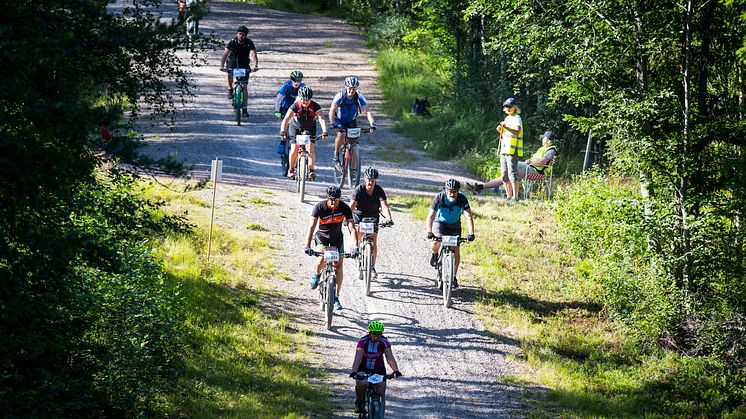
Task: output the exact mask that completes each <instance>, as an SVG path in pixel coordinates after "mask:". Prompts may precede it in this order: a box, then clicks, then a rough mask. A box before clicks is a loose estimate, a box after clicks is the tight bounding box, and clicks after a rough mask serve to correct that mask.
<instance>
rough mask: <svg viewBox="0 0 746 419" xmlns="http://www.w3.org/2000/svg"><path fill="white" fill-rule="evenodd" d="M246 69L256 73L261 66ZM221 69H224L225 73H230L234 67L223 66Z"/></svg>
mask: <svg viewBox="0 0 746 419" xmlns="http://www.w3.org/2000/svg"><path fill="white" fill-rule="evenodd" d="M246 70H248V72H249V73H256V72H257V71H259V67H255V68H251V67H249V68H247V69H246ZM220 71H222V72H223V73H230V72H232V71H233V69H232V68H221V69H220Z"/></svg>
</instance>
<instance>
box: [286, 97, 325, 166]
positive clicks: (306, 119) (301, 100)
mask: <svg viewBox="0 0 746 419" xmlns="http://www.w3.org/2000/svg"><path fill="white" fill-rule="evenodd" d="M312 97H313V90H311V88H310V87H308V86H301V87H300V88H299V89H298V101H297V102H295V103H293V104H292V106H290V109H288V111H287V112H286V113H285V118H283V120H282V123H281V124H280V138H282V140H283V141H285V140H287V137H288V136H290V144H291V147H292V148H291V149H290V169H289V170H288V177H289V178H290V179H295V162H297V161H298V145H297V144H296V143H295V136H296V134H297V133H298V131H308V133H309V134H310V135H311V136H315V135H316V120H317V119H318V120H319V123H320V124H321V130H322V133H321V136H322V137H323V138H326V137H327V136H328V135H329V132H328V131H327V130H326V121H325V120H324V113H323V112H322V111H321V106H319V104H318V103H316V102H314V101H313V100H311V98H312ZM291 120H292V121H291ZM291 122H292V123H291ZM288 128H289V133H288ZM315 142H316V140H311V144H309V145H308V157H309V161H308V170H309V171H308V177H309V179H311V180H313V179H315V178H316V173H315V172H314V171H313V168H314V161H315V153H314V149H315V147H314V143H315Z"/></svg>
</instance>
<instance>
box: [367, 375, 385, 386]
mask: <svg viewBox="0 0 746 419" xmlns="http://www.w3.org/2000/svg"><path fill="white" fill-rule="evenodd" d="M368 382H369V383H371V384H380V383H382V382H383V376H382V375H381V374H373V375H371V376H370V377H368Z"/></svg>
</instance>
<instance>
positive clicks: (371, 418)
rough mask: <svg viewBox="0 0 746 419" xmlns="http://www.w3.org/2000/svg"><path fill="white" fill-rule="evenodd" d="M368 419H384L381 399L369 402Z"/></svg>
mask: <svg viewBox="0 0 746 419" xmlns="http://www.w3.org/2000/svg"><path fill="white" fill-rule="evenodd" d="M368 419H383V405H382V403H381V399H379V398H371V399H370V400H369V401H368Z"/></svg>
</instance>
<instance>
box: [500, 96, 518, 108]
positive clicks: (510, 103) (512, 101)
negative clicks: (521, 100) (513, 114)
mask: <svg viewBox="0 0 746 419" xmlns="http://www.w3.org/2000/svg"><path fill="white" fill-rule="evenodd" d="M506 106H507V107H511V106H518V101H517V100H515V98H514V97H509V98H507V99H505V102H503V107H506Z"/></svg>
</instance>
